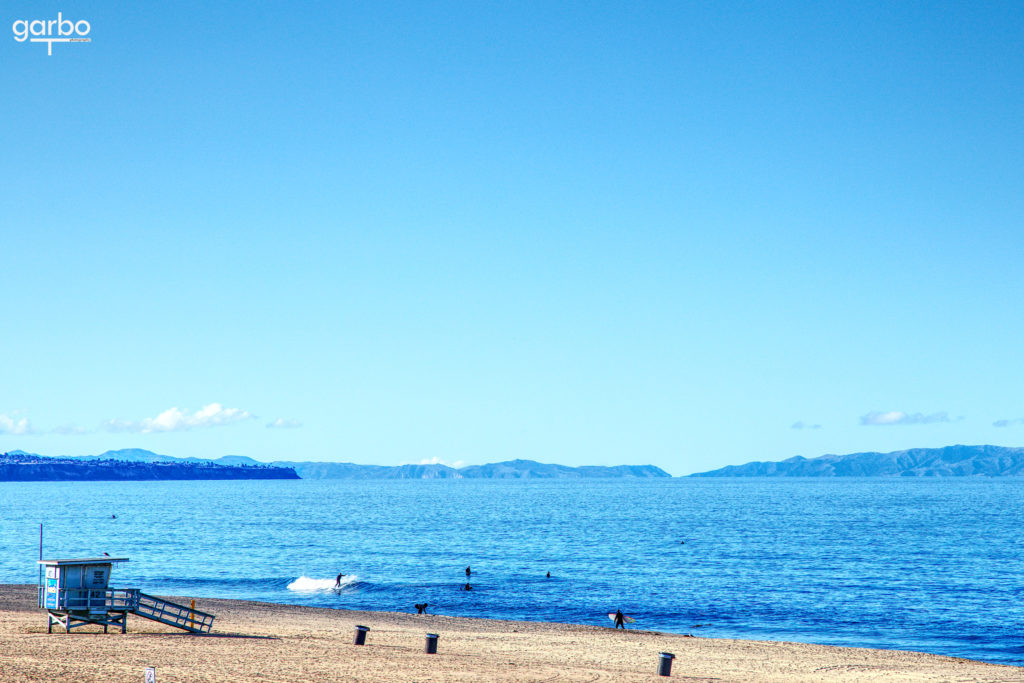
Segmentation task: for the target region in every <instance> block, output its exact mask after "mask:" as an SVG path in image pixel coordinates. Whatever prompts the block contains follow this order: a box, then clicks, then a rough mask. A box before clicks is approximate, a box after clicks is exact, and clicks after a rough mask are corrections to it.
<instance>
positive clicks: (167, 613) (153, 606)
mask: <svg viewBox="0 0 1024 683" xmlns="http://www.w3.org/2000/svg"><path fill="white" fill-rule="evenodd" d="M128 611H129V612H131V613H132V614H138V615H139V616H140V617H145V618H146V619H152V620H153V621H159V622H160V623H161V624H167V625H168V626H173V627H175V628H180V629H184V630H185V631H188V632H190V633H209V632H210V629H211V628H213V615H212V614H207V613H206V612H200V611H199V610H197V609H192V608H191V607H187V606H185V605H179V604H178V603H176V602H171V601H170V600H164V599H162V598H157V597H154V596H152V595H147V594H146V593H143V592H141V591H137V592H136V595H135V600H133V601H132V606H131V607H130V608H129V609H128Z"/></svg>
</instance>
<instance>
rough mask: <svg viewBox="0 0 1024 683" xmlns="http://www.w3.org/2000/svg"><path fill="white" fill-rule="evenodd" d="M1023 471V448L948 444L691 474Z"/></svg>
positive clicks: (990, 474)
mask: <svg viewBox="0 0 1024 683" xmlns="http://www.w3.org/2000/svg"><path fill="white" fill-rule="evenodd" d="M1020 475H1024V448H1007V447H1004V446H946V447H945V448H912V449H910V450H906V451H894V452H892V453H850V454H848V455H823V456H821V457H818V458H805V457H803V456H800V455H797V456H795V457H792V458H789V459H788V460H782V461H778V462H749V463H747V464H746V465H730V466H729V467H723V468H721V469H717V470H712V471H710V472H701V473H698V474H691V475H690V476H691V477H1009V476H1020Z"/></svg>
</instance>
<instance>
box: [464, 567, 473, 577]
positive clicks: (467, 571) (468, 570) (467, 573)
mask: <svg viewBox="0 0 1024 683" xmlns="http://www.w3.org/2000/svg"><path fill="white" fill-rule="evenodd" d="M472 573H473V572H471V571H470V569H469V567H466V576H467V577H468V576H469V575H470V574H472Z"/></svg>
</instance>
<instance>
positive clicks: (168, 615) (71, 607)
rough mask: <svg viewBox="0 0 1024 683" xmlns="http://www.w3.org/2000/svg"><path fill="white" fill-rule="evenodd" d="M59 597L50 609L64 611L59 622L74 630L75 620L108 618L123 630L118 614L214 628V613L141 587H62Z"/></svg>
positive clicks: (203, 630) (186, 627) (200, 629)
mask: <svg viewBox="0 0 1024 683" xmlns="http://www.w3.org/2000/svg"><path fill="white" fill-rule="evenodd" d="M56 598H57V603H56V604H57V607H56V608H52V607H51V608H49V609H50V611H51V614H53V615H54V617H56V616H57V615H56V614H55V613H57V612H59V613H62V616H63V617H64V618H63V619H60V620H59V623H60V624H62V625H63V626H64V627H65V629H67V630H70V628H69V626H70V627H71V628H74V623H73V622H75V621H81V622H83V623H82V624H80V625H84V624H85V623H104V621H106V620H107V619H108V618H112V619H113V621H111V623H116V624H117V625H120V626H121V627H122V630H123V629H124V621H123V618H120V619H119V618H117V617H116V616H115V615H117V614H120V615H124V614H137V615H139V616H140V617H145V618H146V619H151V620H153V621H158V622H160V623H162V624H167V625H168V626H174V627H175V628H180V629H183V630H185V631H190V632H192V633H209V632H210V629H212V628H213V619H214V616H213V615H212V614H208V613H207V612H201V611H199V610H197V609H193V608H192V607H189V606H186V605H179V604H178V603H176V602H171V601H170V600H164V599H163V598H158V597H155V596H152V595H148V594H146V593H143V592H142V591H140V590H139V589H138V588H105V589H94V588H59V589H57V595H56ZM69 616H70V617H71V620H72V621H70V622H69V621H68V619H67V617H69ZM51 625H52V624H51Z"/></svg>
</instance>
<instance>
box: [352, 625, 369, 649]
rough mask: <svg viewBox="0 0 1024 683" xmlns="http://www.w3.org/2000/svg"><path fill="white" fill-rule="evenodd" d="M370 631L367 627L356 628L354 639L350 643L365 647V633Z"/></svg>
mask: <svg viewBox="0 0 1024 683" xmlns="http://www.w3.org/2000/svg"><path fill="white" fill-rule="evenodd" d="M369 630H370V627H369V626H358V625H357V626H356V637H355V640H353V641H352V644H353V645H366V632H367V631H369Z"/></svg>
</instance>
